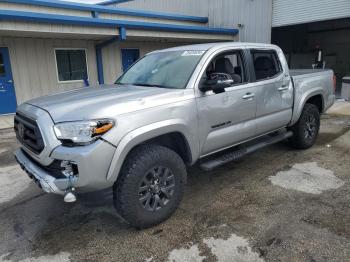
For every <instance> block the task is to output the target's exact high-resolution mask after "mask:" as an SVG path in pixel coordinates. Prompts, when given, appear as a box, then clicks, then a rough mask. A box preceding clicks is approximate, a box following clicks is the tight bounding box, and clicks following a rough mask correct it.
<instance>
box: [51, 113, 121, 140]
mask: <svg viewBox="0 0 350 262" xmlns="http://www.w3.org/2000/svg"><path fill="white" fill-rule="evenodd" d="M113 126H114V121H113V120H111V119H96V120H88V121H76V122H63V123H59V124H56V125H55V126H54V131H55V134H56V137H57V138H58V139H59V140H63V141H68V142H73V143H75V144H89V143H91V142H93V141H95V140H96V139H98V138H99V137H101V136H102V135H103V134H105V133H107V132H108V131H109V130H110V129H111V128H112V127H113Z"/></svg>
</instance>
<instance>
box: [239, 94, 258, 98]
mask: <svg viewBox="0 0 350 262" xmlns="http://www.w3.org/2000/svg"><path fill="white" fill-rule="evenodd" d="M254 96H255V95H254V94H253V93H246V94H245V95H244V96H242V99H251V98H253V97H254Z"/></svg>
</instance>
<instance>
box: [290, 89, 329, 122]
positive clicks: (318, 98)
mask: <svg viewBox="0 0 350 262" xmlns="http://www.w3.org/2000/svg"><path fill="white" fill-rule="evenodd" d="M306 103H311V104H314V105H315V106H316V107H317V108H318V110H319V112H320V114H321V113H323V112H324V108H325V105H324V95H323V92H322V90H310V91H309V92H307V93H305V94H304V95H303V96H302V97H301V98H300V99H296V100H295V104H294V110H293V111H294V112H293V117H292V120H291V122H290V125H289V126H292V125H294V124H295V123H296V122H298V120H299V118H300V116H301V112H302V111H303V108H304V106H305V104H306Z"/></svg>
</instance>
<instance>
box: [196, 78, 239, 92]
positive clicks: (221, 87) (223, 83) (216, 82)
mask: <svg viewBox="0 0 350 262" xmlns="http://www.w3.org/2000/svg"><path fill="white" fill-rule="evenodd" d="M233 83H234V81H233V79H207V80H205V81H204V82H203V83H202V84H201V85H200V87H199V90H200V91H202V92H207V91H213V92H214V93H215V94H218V93H222V92H225V88H226V87H229V86H231V85H232V84H233Z"/></svg>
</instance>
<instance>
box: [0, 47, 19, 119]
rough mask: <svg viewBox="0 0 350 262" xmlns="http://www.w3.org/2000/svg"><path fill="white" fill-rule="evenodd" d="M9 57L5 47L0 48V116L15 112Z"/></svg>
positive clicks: (14, 95) (14, 96)
mask: <svg viewBox="0 0 350 262" xmlns="http://www.w3.org/2000/svg"><path fill="white" fill-rule="evenodd" d="M16 106H17V102H16V94H15V89H14V85H13V78H12V71H11V64H10V56H9V52H8V49H7V47H0V115H1V114H9V113H14V112H16Z"/></svg>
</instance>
